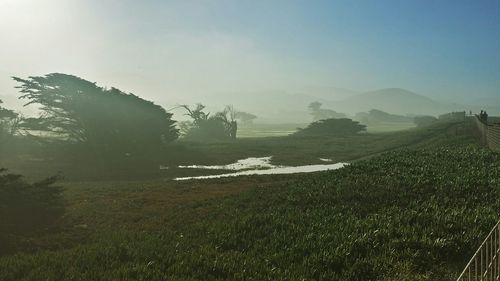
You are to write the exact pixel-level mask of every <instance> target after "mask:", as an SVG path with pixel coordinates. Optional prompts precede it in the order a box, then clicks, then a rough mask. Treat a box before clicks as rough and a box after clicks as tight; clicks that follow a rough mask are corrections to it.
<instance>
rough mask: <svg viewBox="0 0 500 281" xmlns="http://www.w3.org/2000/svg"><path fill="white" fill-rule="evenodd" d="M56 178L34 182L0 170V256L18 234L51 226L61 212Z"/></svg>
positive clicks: (62, 206)
mask: <svg viewBox="0 0 500 281" xmlns="http://www.w3.org/2000/svg"><path fill="white" fill-rule="evenodd" d="M55 182H56V178H55V177H52V178H48V179H45V180H42V181H39V182H35V183H28V182H26V181H25V180H24V179H23V178H22V177H21V176H20V175H15V174H8V173H6V170H5V169H0V241H2V243H0V255H1V254H3V253H6V252H9V251H11V250H12V247H13V246H14V244H15V240H16V239H17V236H18V235H19V234H26V233H30V232H33V231H36V230H41V229H45V228H47V227H50V226H52V225H54V224H55V223H56V222H57V220H58V219H59V218H60V217H61V215H63V213H64V202H63V196H62V188H61V187H59V186H56V185H54V184H55Z"/></svg>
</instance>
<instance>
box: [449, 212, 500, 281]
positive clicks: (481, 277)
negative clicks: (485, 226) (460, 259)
mask: <svg viewBox="0 0 500 281" xmlns="http://www.w3.org/2000/svg"><path fill="white" fill-rule="evenodd" d="M493 280H500V221H498V222H497V224H496V225H495V226H494V227H493V229H492V230H491V231H490V233H489V234H488V236H487V237H486V239H484V241H483V243H482V244H481V246H479V249H477V251H476V253H475V254H474V256H472V258H471V259H470V261H469V263H468V264H467V266H466V267H465V269H464V271H462V274H460V277H458V279H457V281H493Z"/></svg>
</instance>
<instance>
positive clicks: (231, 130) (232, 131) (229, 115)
mask: <svg viewBox="0 0 500 281" xmlns="http://www.w3.org/2000/svg"><path fill="white" fill-rule="evenodd" d="M181 107H183V108H184V109H186V111H187V113H186V115H188V116H189V117H191V118H192V121H191V122H190V123H183V124H182V126H181V127H182V128H181V129H182V131H183V132H184V137H185V138H187V139H192V140H202V141H203V140H217V139H227V138H236V133H237V131H238V124H237V122H236V120H235V111H234V108H233V107H232V106H230V105H228V106H226V107H225V108H224V110H223V111H221V112H217V113H215V114H214V115H210V113H205V112H204V111H203V110H204V109H205V106H204V105H202V104H197V105H196V107H195V108H194V109H191V108H190V107H189V106H188V105H181Z"/></svg>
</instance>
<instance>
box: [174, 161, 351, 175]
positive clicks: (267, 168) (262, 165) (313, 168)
mask: <svg viewBox="0 0 500 281" xmlns="http://www.w3.org/2000/svg"><path fill="white" fill-rule="evenodd" d="M271 158H272V157H271V156H269V157H260V158H256V157H251V158H246V159H242V160H238V161H237V162H236V163H233V164H229V165H218V166H200V165H190V166H179V168H189V169H212V170H235V171H238V172H234V173H227V174H219V175H208V176H195V177H180V178H175V180H178V181H180V180H191V179H215V178H224V177H237V176H248V175H277V174H295V173H311V172H319V171H327V170H336V169H340V168H342V167H344V166H346V165H348V163H335V164H319V165H304V166H295V167H290V166H275V165H273V164H271V163H270V161H271ZM328 160H330V159H328ZM322 161H324V160H323V159H322Z"/></svg>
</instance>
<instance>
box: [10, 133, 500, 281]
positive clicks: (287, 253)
mask: <svg viewBox="0 0 500 281" xmlns="http://www.w3.org/2000/svg"><path fill="white" fill-rule="evenodd" d="M461 126H462V125H461V124H458V125H457V124H448V125H442V126H441V127H434V128H432V130H430V129H429V130H419V131H414V132H413V133H412V134H410V135H397V134H396V135H388V136H386V137H388V138H389V139H392V140H393V141H394V143H391V144H392V146H383V145H380V147H379V149H374V148H372V149H373V151H374V154H373V155H372V157H369V158H370V159H367V160H360V161H356V162H355V163H354V164H353V165H352V166H350V167H348V168H344V169H341V170H338V171H331V172H320V173H311V174H296V175H286V176H280V175H274V176H253V177H239V178H226V179H215V180H204V181H188V182H174V181H171V180H169V179H168V178H164V179H161V178H160V179H151V180H140V181H139V180H138V181H126V182H125V181H94V182H88V181H86V182H64V183H63V185H64V187H65V190H66V191H65V198H66V202H67V214H66V215H65V217H64V218H63V219H62V222H61V224H60V226H59V227H57V228H55V229H50V230H47V231H44V232H42V233H38V234H30V235H26V236H24V237H17V238H16V240H17V243H15V244H12V245H11V246H12V247H11V248H10V254H7V255H5V256H3V257H1V258H0V277H1V278H0V279H1V280H165V279H167V280H221V279H230V280H276V279H285V280H297V279H303V280H318V279H325V280H332V279H333V280H453V276H454V275H455V274H456V273H457V272H458V271H459V270H460V268H461V267H462V266H463V265H464V264H465V260H466V259H468V258H469V256H470V255H471V253H472V252H473V251H474V249H475V248H476V246H477V245H478V244H479V242H480V240H481V239H482V237H483V236H484V235H485V233H486V232H487V231H488V230H489V228H490V227H491V226H492V225H493V224H494V222H495V220H496V211H495V210H497V209H498V208H499V207H500V201H498V200H497V199H496V198H498V194H497V193H498V188H499V186H498V181H497V179H498V178H499V176H500V170H499V168H498V167H499V165H500V164H499V163H500V158H499V157H500V156H499V155H498V154H496V153H492V152H489V151H487V150H484V149H478V148H476V147H475V145H473V144H472V146H467V143H473V140H472V139H471V138H469V137H468V135H467V134H465V135H463V134H460V133H459V132H460V129H463V127H461ZM360 137H366V136H360ZM382 137H383V136H376V137H374V136H372V137H369V138H371V139H370V141H372V142H373V143H375V144H377V142H376V140H377V138H382ZM277 139H279V138H277ZM271 140H273V141H274V139H270V140H267V142H268V146H267V147H265V148H264V149H267V150H268V151H272V149H276V150H278V149H277V147H279V142H278V141H277V140H276V144H274V143H273V142H271ZM245 141H249V142H248V143H246V142H245ZM245 141H243V142H242V143H243V144H245V143H246V144H247V145H248V146H247V147H245V146H243V147H242V148H240V149H237V148H236V147H232V144H230V143H227V144H226V146H225V147H224V149H223V150H221V145H222V144H220V143H219V144H217V145H215V144H211V145H207V144H205V145H202V144H197V145H195V144H188V145H189V147H192V148H196V149H199V150H202V151H204V153H205V156H206V155H212V153H214V154H215V152H217V151H224V153H229V154H231V150H232V151H234V153H237V152H238V151H239V153H240V154H241V155H240V156H239V157H244V156H245V155H244V154H245V153H246V154H252V155H253V153H254V152H255V151H246V152H245V148H247V149H249V148H251V147H256V145H255V143H253V142H252V141H253V140H245ZM303 141H304V142H305V141H306V140H303ZM307 141H308V144H310V142H311V141H315V140H307ZM379 141H380V142H382V140H379ZM352 142H357V143H362V141H361V138H360V139H359V140H356V137H355V138H354V139H353V140H352ZM366 142H367V143H368V140H366ZM298 143H300V142H298ZM298 143H297V142H296V143H295V145H296V148H295V149H294V148H291V147H286V146H283V145H281V147H285V148H286V149H285V151H292V150H297V146H298ZM273 145H274V146H273ZM401 146H409V147H410V149H404V150H399V149H400V148H401ZM439 146H444V148H432V147H439ZM341 147H342V146H340V147H338V148H336V149H337V150H338V151H342V148H341ZM389 147H392V148H393V149H396V151H395V152H389V153H387V154H383V155H382V156H377V155H378V153H379V152H383V150H384V149H386V150H391V149H389ZM307 149H311V148H310V147H308V148H304V147H303V148H302V150H303V152H304V151H305V152H309V150H307ZM268 151H261V152H262V153H267V152H268ZM362 151H364V152H366V151H372V150H368V149H366V148H365V149H364V150H362ZM224 153H222V155H221V156H220V158H217V160H216V161H214V162H225V161H229V158H230V157H229V156H225V154H224ZM282 153H283V155H287V154H286V153H284V152H282ZM358 153H359V155H361V154H362V153H361V152H353V154H352V155H350V156H349V155H348V154H347V153H345V154H343V156H341V157H345V158H346V159H347V158H348V157H351V158H350V159H356V158H358V156H359V155H358ZM278 155H279V154H278ZM366 155H369V154H366ZM253 156H255V155H253ZM296 157H297V156H294V155H288V157H282V158H281V159H283V160H281V161H284V162H283V163H298V162H299V161H298V160H294V159H296ZM207 159H208V158H207ZM278 159H280V158H278ZM339 159H341V158H339ZM14 253H17V254H14ZM13 254H14V255H13Z"/></svg>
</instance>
